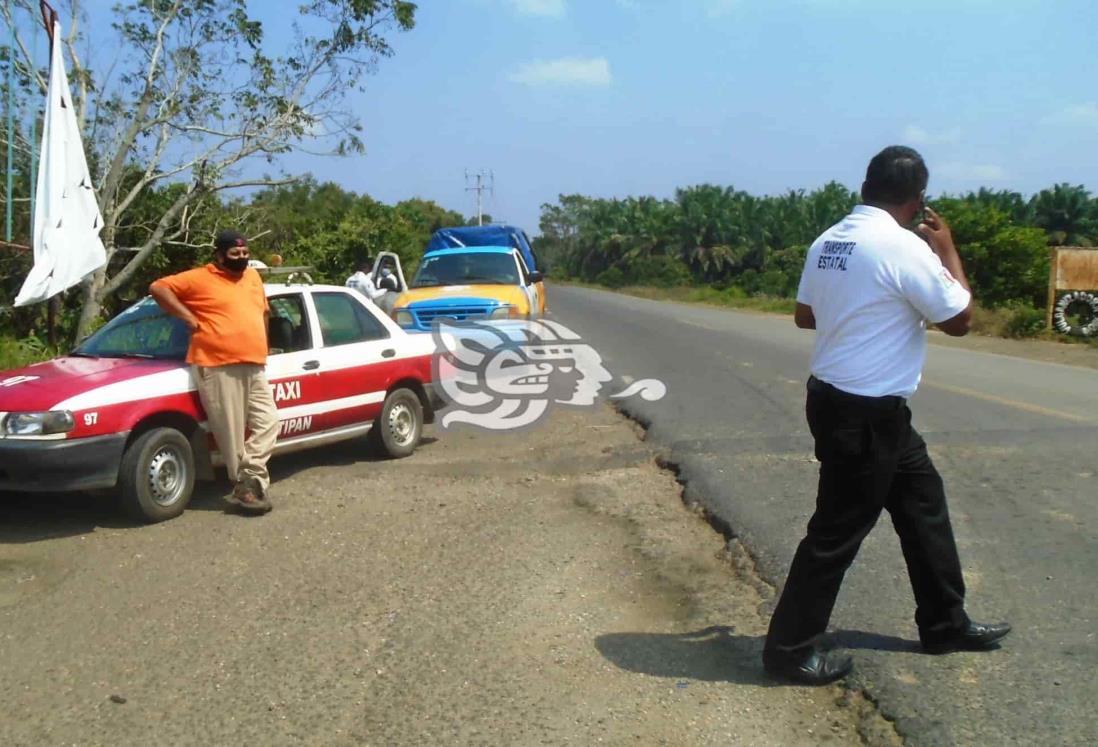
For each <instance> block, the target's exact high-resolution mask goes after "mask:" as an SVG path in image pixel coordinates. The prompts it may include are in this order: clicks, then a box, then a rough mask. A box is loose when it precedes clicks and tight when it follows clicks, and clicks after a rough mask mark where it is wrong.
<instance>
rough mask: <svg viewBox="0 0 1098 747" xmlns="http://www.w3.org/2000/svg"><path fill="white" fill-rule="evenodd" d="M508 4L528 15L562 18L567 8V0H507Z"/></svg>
mask: <svg viewBox="0 0 1098 747" xmlns="http://www.w3.org/2000/svg"><path fill="white" fill-rule="evenodd" d="M507 4H508V5H510V6H511V7H512V8H514V9H515V10H517V11H518V12H519V13H523V14H524V15H528V16H545V17H547V18H560V17H561V16H563V15H564V12H565V10H567V3H566V2H565V0H507Z"/></svg>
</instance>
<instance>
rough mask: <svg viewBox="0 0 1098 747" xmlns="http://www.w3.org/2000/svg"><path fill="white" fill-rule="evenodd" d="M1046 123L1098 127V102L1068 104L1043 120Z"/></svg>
mask: <svg viewBox="0 0 1098 747" xmlns="http://www.w3.org/2000/svg"><path fill="white" fill-rule="evenodd" d="M1041 122H1042V123H1044V124H1055V125H1068V126H1072V127H1098V103H1095V102H1093V101H1090V102H1087V103H1085V104H1075V105H1074V106H1067V107H1064V108H1063V109H1061V110H1060V111H1058V112H1056V113H1055V114H1050V115H1049V116H1047V117H1045V118H1044V119H1042V120H1041Z"/></svg>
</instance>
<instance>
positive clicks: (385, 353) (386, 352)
mask: <svg viewBox="0 0 1098 747" xmlns="http://www.w3.org/2000/svg"><path fill="white" fill-rule="evenodd" d="M396 354H397V351H396V350H394V349H393V348H385V349H384V350H382V351H381V357H382V358H392V357H393V356H394V355H396Z"/></svg>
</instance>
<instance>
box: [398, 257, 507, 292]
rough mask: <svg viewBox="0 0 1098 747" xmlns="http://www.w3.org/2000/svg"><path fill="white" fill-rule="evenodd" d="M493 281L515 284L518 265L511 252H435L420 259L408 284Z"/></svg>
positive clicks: (427, 286) (426, 286)
mask: <svg viewBox="0 0 1098 747" xmlns="http://www.w3.org/2000/svg"><path fill="white" fill-rule="evenodd" d="M472 283H495V284H500V285H518V284H519V276H518V266H517V265H516V264H515V258H514V256H513V255H511V254H503V253H498V252H461V253H457V254H436V255H433V256H431V255H429V256H427V257H424V258H423V261H422V262H420V265H419V269H418V270H417V271H416V276H415V277H414V278H412V282H411V287H413V288H429V287H431V286H438V285H470V284H472Z"/></svg>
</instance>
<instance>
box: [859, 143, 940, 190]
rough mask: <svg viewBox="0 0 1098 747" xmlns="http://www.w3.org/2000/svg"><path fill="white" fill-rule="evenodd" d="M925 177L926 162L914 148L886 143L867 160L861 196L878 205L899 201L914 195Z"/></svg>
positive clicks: (921, 186)
mask: <svg viewBox="0 0 1098 747" xmlns="http://www.w3.org/2000/svg"><path fill="white" fill-rule="evenodd" d="M929 179H930V172H928V171H927V168H926V163H925V162H924V161H923V157H922V156H920V155H919V153H918V152H917V151H916V150H915V149H914V148H908V147H907V146H905V145H890V146H888V147H887V148H885V149H884V150H882V151H881V152H880V153H878V154H877V155H875V156H873V160H872V161H870V162H869V168H867V169H866V170H865V182H864V183H863V184H862V199H863V200H865V201H866V202H871V203H878V204H882V205H902V204H904V203H905V202H908V201H909V200H914V199H915V198H917V197H918V196H919V194H920V193H921V192H923V191H924V190H925V189H926V184H927V182H928V181H929Z"/></svg>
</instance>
